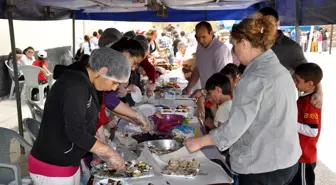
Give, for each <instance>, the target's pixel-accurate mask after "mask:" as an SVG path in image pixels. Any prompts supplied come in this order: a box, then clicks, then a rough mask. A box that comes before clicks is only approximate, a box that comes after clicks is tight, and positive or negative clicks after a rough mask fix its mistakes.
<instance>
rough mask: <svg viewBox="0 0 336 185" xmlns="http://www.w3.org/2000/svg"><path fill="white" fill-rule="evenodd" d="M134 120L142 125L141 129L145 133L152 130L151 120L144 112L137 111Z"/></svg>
mask: <svg viewBox="0 0 336 185" xmlns="http://www.w3.org/2000/svg"><path fill="white" fill-rule="evenodd" d="M134 122H135V123H137V124H139V125H140V127H141V130H142V131H143V132H144V133H147V132H149V130H150V128H149V120H148V118H146V116H145V115H144V114H143V113H142V112H137V113H136V116H135V120H134Z"/></svg>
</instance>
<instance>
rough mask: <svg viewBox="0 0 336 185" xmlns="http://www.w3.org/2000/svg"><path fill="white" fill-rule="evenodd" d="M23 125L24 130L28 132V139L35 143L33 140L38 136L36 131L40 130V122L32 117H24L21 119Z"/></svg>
mask: <svg viewBox="0 0 336 185" xmlns="http://www.w3.org/2000/svg"><path fill="white" fill-rule="evenodd" d="M22 123H23V127H24V128H25V129H26V131H27V132H28V133H29V136H30V139H31V140H32V142H33V143H35V140H36V138H37V136H38V133H39V131H40V125H41V123H40V122H38V121H37V120H35V119H32V118H25V119H24V120H23V121H22Z"/></svg>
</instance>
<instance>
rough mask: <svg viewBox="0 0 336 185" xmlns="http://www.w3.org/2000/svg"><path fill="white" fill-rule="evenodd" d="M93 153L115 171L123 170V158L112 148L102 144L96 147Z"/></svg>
mask: <svg viewBox="0 0 336 185" xmlns="http://www.w3.org/2000/svg"><path fill="white" fill-rule="evenodd" d="M94 153H95V154H96V155H97V157H99V159H101V160H103V161H105V162H106V163H107V166H108V167H109V168H110V169H112V170H117V171H124V170H125V160H124V158H123V157H122V156H121V155H120V154H119V153H118V152H117V151H116V150H114V149H113V148H111V147H109V146H107V145H103V146H101V147H98V148H97V150H95V152H94Z"/></svg>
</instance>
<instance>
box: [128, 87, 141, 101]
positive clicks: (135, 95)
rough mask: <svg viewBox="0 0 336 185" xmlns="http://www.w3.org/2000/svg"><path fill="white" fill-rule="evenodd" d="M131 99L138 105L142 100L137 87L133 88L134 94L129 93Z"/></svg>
mask: <svg viewBox="0 0 336 185" xmlns="http://www.w3.org/2000/svg"><path fill="white" fill-rule="evenodd" d="M131 96H132V99H133V101H134V102H135V103H139V102H141V100H142V94H141V90H140V88H139V87H137V86H135V92H131Z"/></svg>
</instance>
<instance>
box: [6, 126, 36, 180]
mask: <svg viewBox="0 0 336 185" xmlns="http://www.w3.org/2000/svg"><path fill="white" fill-rule="evenodd" d="M12 139H16V140H17V141H18V142H19V143H20V145H22V146H23V147H25V148H29V149H30V148H32V145H31V144H29V143H28V142H27V141H26V140H25V139H24V138H22V137H21V136H20V135H19V134H18V133H16V132H15V131H13V130H10V129H7V128H2V127H0V147H1V150H0V184H8V183H12V184H17V185H22V178H21V168H20V166H19V165H16V164H11V160H10V146H11V141H12Z"/></svg>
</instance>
